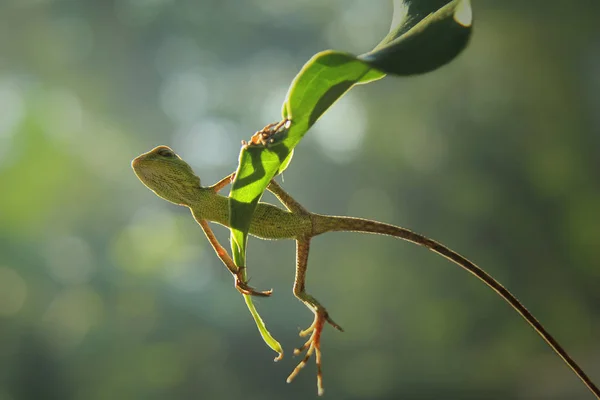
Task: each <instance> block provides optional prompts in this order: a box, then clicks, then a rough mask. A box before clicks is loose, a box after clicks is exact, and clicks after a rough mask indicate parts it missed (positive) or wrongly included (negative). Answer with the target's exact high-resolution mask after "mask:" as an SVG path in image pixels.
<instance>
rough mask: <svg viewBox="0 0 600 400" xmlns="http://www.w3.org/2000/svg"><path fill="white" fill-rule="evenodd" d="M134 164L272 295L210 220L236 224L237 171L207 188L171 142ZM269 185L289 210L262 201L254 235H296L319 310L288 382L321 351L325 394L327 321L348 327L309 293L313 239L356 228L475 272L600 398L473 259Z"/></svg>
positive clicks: (243, 288) (297, 291)
mask: <svg viewBox="0 0 600 400" xmlns="http://www.w3.org/2000/svg"><path fill="white" fill-rule="evenodd" d="M131 164H132V167H133V170H134V171H135V174H136V175H137V177H138V178H139V179H140V180H141V181H142V183H143V184H144V185H146V186H147V187H148V188H149V189H151V190H152V191H153V192H154V193H156V194H157V195H158V196H159V197H161V198H163V199H165V200H167V201H170V202H172V203H175V204H178V205H182V206H185V207H188V208H189V209H190V210H191V212H192V215H193V216H194V219H195V220H196V221H197V222H198V224H199V225H200V226H201V227H202V229H203V230H204V233H205V234H206V236H207V238H208V240H209V242H210V243H211V245H212V246H213V248H214V249H215V251H216V253H217V255H218V256H219V258H220V259H221V261H223V263H224V264H225V266H226V267H227V268H228V269H229V271H230V272H231V273H232V275H233V276H234V278H235V286H236V288H237V289H238V290H239V291H240V292H242V293H244V294H252V295H258V296H269V295H270V294H271V291H257V290H255V289H253V288H251V287H249V286H248V285H247V283H246V282H245V281H244V279H243V278H242V275H241V272H242V269H243V268H245V266H242V267H238V266H236V265H235V263H234V262H233V260H232V259H231V257H230V256H229V255H228V253H227V251H226V250H225V249H224V248H223V247H222V246H221V245H220V243H219V242H218V240H217V239H216V237H215V236H214V234H213V232H212V230H211V228H210V227H209V225H208V223H207V221H210V222H215V223H218V224H221V225H223V226H226V227H230V223H229V202H228V198H227V197H224V196H221V195H219V194H218V191H219V190H221V189H222V188H223V187H225V186H226V185H227V184H229V183H230V182H231V180H232V179H233V174H232V175H230V176H228V177H226V178H224V179H222V180H221V181H219V182H217V183H216V184H214V185H212V186H208V187H202V186H201V184H200V178H199V177H197V176H196V175H195V174H194V172H193V170H192V168H191V167H190V166H189V165H188V164H187V163H186V162H185V161H183V160H182V159H181V158H180V157H179V156H178V155H177V154H175V153H174V152H173V151H172V150H171V149H170V148H168V147H167V146H158V147H156V148H154V149H152V150H151V151H149V152H147V153H144V154H142V155H140V156H138V157H137V158H135V159H134V160H133V161H132V163H131ZM268 189H269V190H270V191H271V192H272V193H273V194H274V195H275V196H276V197H277V198H278V199H279V200H280V201H281V202H282V204H283V205H284V206H285V207H286V208H287V210H282V209H281V208H278V207H276V206H273V205H271V204H267V203H262V202H261V203H258V205H257V207H256V210H255V212H254V214H253V217H252V221H251V224H250V230H249V233H250V234H251V235H253V236H256V237H259V238H262V239H293V240H295V241H296V278H295V281H294V295H295V296H296V297H297V298H298V299H300V300H301V301H302V302H304V304H305V305H306V306H307V307H308V308H309V309H310V310H311V311H312V312H313V313H314V314H315V319H314V322H313V324H312V325H311V326H310V327H309V328H308V329H306V330H304V331H302V332H300V335H301V336H307V335H309V334H311V336H310V338H309V339H308V341H307V342H306V343H305V344H304V345H303V346H302V347H301V348H299V349H296V350H295V354H299V353H301V352H302V351H306V355H305V357H304V359H303V360H302V361H301V362H300V364H299V365H298V366H297V367H296V369H295V370H294V371H293V372H292V374H291V375H290V376H289V378H288V382H290V381H291V380H292V379H293V378H294V377H295V376H296V374H297V373H298V372H299V371H300V369H301V368H302V367H304V365H305V364H306V362H307V361H308V359H309V357H310V356H311V355H312V354H313V353H315V357H316V363H317V386H318V393H319V394H322V393H323V385H322V373H321V351H320V337H321V332H322V330H323V327H324V324H325V322H327V323H329V324H330V325H332V326H333V327H334V328H336V329H338V330H340V331H342V328H341V327H340V326H339V325H338V324H336V323H335V322H334V321H333V320H332V319H331V318H330V316H329V314H328V312H327V310H326V309H325V307H323V306H322V305H321V304H320V303H319V302H318V301H317V300H316V299H315V298H314V297H312V296H311V295H309V294H308V293H306V290H305V280H306V270H307V264H308V253H309V249H310V240H311V238H313V237H314V236H317V235H320V234H323V233H326V232H334V231H354V232H363V233H374V234H381V235H388V236H393V237H396V238H400V239H403V240H406V241H409V242H412V243H415V244H418V245H420V246H424V247H426V248H428V249H430V250H432V251H433V252H435V253H437V254H439V255H441V256H443V257H445V258H447V259H448V260H450V261H452V262H453V263H455V264H457V265H458V266H460V267H462V268H463V269H465V270H467V271H468V272H470V273H471V274H473V275H475V276H476V277H477V278H479V279H480V280H481V281H483V282H484V283H485V284H486V285H487V286H489V287H490V288H491V289H493V290H494V291H495V292H496V293H497V294H498V295H500V296H501V297H502V298H503V299H504V300H505V301H506V302H507V303H509V304H510V305H511V306H512V307H513V308H514V309H515V310H516V311H517V312H518V313H519V314H520V315H521V316H522V317H523V318H524V319H525V320H526V321H527V322H528V323H529V325H531V327H532V328H533V329H534V330H535V331H536V332H537V333H538V334H539V335H540V336H541V337H542V338H543V339H544V340H545V341H546V343H547V344H548V345H549V346H550V347H551V348H552V350H554V352H556V354H558V355H559V356H560V357H561V358H562V359H563V361H564V362H565V363H566V364H567V365H568V366H569V367H570V368H571V369H572V370H573V372H574V373H575V374H576V375H577V376H578V377H579V378H580V379H581V380H582V382H583V383H584V384H585V385H586V386H587V387H588V389H589V390H590V391H591V392H592V393H593V394H594V395H595V396H596V398H598V399H600V390H599V389H598V388H597V387H596V386H595V385H594V383H593V382H592V381H591V380H590V379H589V378H588V376H587V375H586V374H585V372H584V371H583V370H582V369H581V368H580V367H579V366H578V365H577V363H576V362H575V361H574V360H573V359H572V358H571V357H570V356H569V355H568V354H567V352H566V351H565V350H564V349H563V348H562V347H561V346H560V344H559V343H558V342H557V341H556V340H555V339H554V338H553V337H552V335H550V333H549V332H548V331H546V329H545V328H544V327H543V326H542V325H541V324H540V323H539V322H538V321H537V319H536V318H535V317H534V316H533V315H532V314H531V313H530V312H529V311H528V310H527V309H526V308H525V307H524V306H523V305H522V304H521V303H520V302H519V300H517V298H515V297H514V296H513V295H512V294H511V293H510V292H509V291H508V290H507V289H506V288H504V286H502V285H501V284H500V283H499V282H498V281H496V280H495V279H494V278H493V277H491V276H490V275H489V274H487V273H486V272H485V271H483V270H482V269H481V268H479V267H478V266H477V265H475V264H474V263H472V262H471V261H469V260H468V259H466V258H464V257H463V256H461V255H460V254H458V253H456V252H454V251H452V250H450V249H449V248H447V247H446V246H444V245H442V244H440V243H438V242H436V241H434V240H431V239H429V238H427V237H425V236H422V235H419V234H417V233H414V232H412V231H410V230H408V229H405V228H401V227H398V226H395V225H390V224H385V223H381V222H377V221H371V220H367V219H362V218H352V217H337V216H327V215H321V214H316V213H311V212H309V211H307V210H306V209H304V207H302V206H301V205H300V204H298V203H297V202H296V201H295V200H294V199H293V198H292V197H291V196H290V195H289V194H287V193H286V192H285V191H284V190H283V189H282V188H281V187H280V186H279V185H278V184H277V183H276V182H275V181H272V182H271V183H270V184H269V186H268Z"/></svg>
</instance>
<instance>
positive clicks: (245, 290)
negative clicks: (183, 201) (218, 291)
mask: <svg viewBox="0 0 600 400" xmlns="http://www.w3.org/2000/svg"><path fill="white" fill-rule="evenodd" d="M192 215H194V213H193V212H192ZM194 219H195V220H196V222H198V225H200V227H201V228H202V230H203V231H204V234H205V235H206V238H207V239H208V241H209V242H210V244H211V245H212V247H213V249H214V250H215V253H217V256H219V258H220V259H221V261H223V264H225V266H226V267H227V269H228V270H229V272H231V274H232V275H233V277H234V280H235V288H236V289H237V290H238V291H239V292H240V293H242V294H248V295H253V296H263V297H267V296H270V295H271V293H273V290H272V289H271V290H266V291H260V290H256V289H254V288H252V287H250V286H248V283H247V282H245V281H244V279H243V277H242V272H243V268H244V267H238V266H237V265H235V263H234V262H233V260H232V259H231V257H230V256H229V254H228V253H227V250H225V248H224V247H223V246H221V244H220V243H219V240H218V239H217V237H216V236H215V234H214V233H213V231H212V229H211V228H210V226H209V225H208V222H207V221H206V220H203V219H198V218H196V215H194Z"/></svg>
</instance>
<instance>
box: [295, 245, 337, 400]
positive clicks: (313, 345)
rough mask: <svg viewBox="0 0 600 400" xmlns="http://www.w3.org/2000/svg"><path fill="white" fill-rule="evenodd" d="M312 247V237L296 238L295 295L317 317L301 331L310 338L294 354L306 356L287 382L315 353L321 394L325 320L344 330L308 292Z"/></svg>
mask: <svg viewBox="0 0 600 400" xmlns="http://www.w3.org/2000/svg"><path fill="white" fill-rule="evenodd" d="M309 249H310V238H306V239H299V240H296V278H295V280H294V295H295V296H296V297H297V298H298V299H299V300H300V301H302V302H303V303H304V304H305V305H306V306H307V307H308V308H309V309H310V310H311V311H312V312H313V313H314V314H315V319H314V321H313V323H312V325H311V326H309V327H308V328H307V329H305V330H303V331H301V332H300V336H307V335H309V334H310V338H309V339H308V340H307V341H306V343H304V345H303V346H302V347H300V348H298V349H295V350H294V355H298V354H301V353H302V352H303V351H306V354H305V355H304V358H303V359H302V361H300V363H299V364H298V366H297V367H296V368H295V369H294V370H293V371H292V373H291V374H290V376H289V377H288V378H287V382H288V383H290V382H291V381H292V380H293V379H294V378H295V377H296V375H298V373H299V372H300V370H301V369H302V368H304V366H305V365H306V363H307V362H308V359H309V358H310V357H311V356H312V354H313V353H315V359H316V360H315V361H316V364H317V391H318V394H319V396H321V395H322V394H323V373H322V370H321V333H322V332H323V327H324V325H325V322H328V323H329V324H330V325H331V326H333V327H334V328H335V329H337V330H339V331H341V332H343V331H344V330H343V329H342V327H341V326H339V325H338V324H336V323H335V322H333V320H332V319H331V318H330V317H329V313H328V312H327V310H326V309H325V307H323V306H322V305H321V303H319V302H318V301H317V299H315V298H314V297H312V296H311V295H309V294H308V293H306V290H305V286H306V269H307V267H308V251H309Z"/></svg>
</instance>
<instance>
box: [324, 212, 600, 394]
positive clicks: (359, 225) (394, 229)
mask: <svg viewBox="0 0 600 400" xmlns="http://www.w3.org/2000/svg"><path fill="white" fill-rule="evenodd" d="M334 231H354V232H365V233H375V234H380V235H388V236H394V237H397V238H400V239H404V240H406V241H409V242H412V243H415V244H418V245H420V246H424V247H427V248H428V249H429V250H431V251H433V252H435V253H437V254H439V255H441V256H444V257H445V258H447V259H448V260H450V261H452V262H453V263H455V264H457V265H458V266H460V267H462V268H464V269H466V270H467V271H469V272H470V273H472V274H473V275H475V276H476V277H477V278H479V279H481V280H482V281H483V283H485V284H486V285H488V286H489V287H490V288H492V289H493V290H494V291H495V292H496V293H498V294H499V295H500V297H502V298H503V299H504V300H506V302H507V303H508V304H510V305H511V306H512V307H513V308H514V309H515V310H516V311H517V312H518V313H519V314H521V316H522V317H523V318H524V319H525V321H527V322H528V323H529V325H531V327H532V328H533V329H535V331H536V332H537V333H538V334H539V335H540V336H541V337H542V338H543V339H544V340H545V341H546V343H548V345H549V346H550V347H551V348H552V350H554V351H555V352H556V354H558V355H559V356H560V357H561V358H562V359H563V360H564V362H565V363H567V365H568V366H569V367H571V369H572V370H573V372H575V374H576V375H577V376H578V377H579V379H581V381H582V382H583V383H584V384H585V385H586V386H587V388H588V389H589V390H590V391H591V392H592V393H593V394H594V395H595V396H596V398H598V399H600V390H599V389H598V387H597V386H596V385H595V384H594V383H593V382H592V381H591V380H590V378H588V376H587V375H586V373H585V372H583V370H582V369H581V368H580V367H579V365H577V363H576V362H575V361H574V360H573V359H572V358H571V357H570V356H569V354H567V352H566V351H565V350H564V349H563V348H562V346H561V345H560V344H558V342H557V341H556V340H555V339H554V338H553V337H552V335H550V333H549V332H548V331H547V330H546V329H545V328H544V327H543V326H542V324H540V323H539V321H538V320H537V319H536V318H535V317H534V316H533V314H531V313H530V312H529V310H527V308H525V306H524V305H523V304H521V302H520V301H519V300H517V298H516V297H515V296H513V295H512V294H511V293H510V292H509V291H508V290H506V288H504V286H502V285H501V284H500V283H499V282H498V281H497V280H495V279H494V278H492V277H491V276H490V275H489V274H488V273H487V272H485V271H484V270H482V269H481V268H479V267H478V266H477V265H475V264H473V263H472V262H471V261H469V260H467V259H466V258H464V257H463V256H461V255H460V254H458V253H456V252H454V251H452V250H450V249H449V248H447V247H446V246H444V245H442V244H440V243H438V242H436V241H433V240H431V239H429V238H427V237H425V236H422V235H419V234H417V233H414V232H412V231H410V230H408V229H404V228H400V227H398V226H394V225H389V224H384V223H381V222H376V221H370V220H367V219H362V218H351V217H333V216H326V215H319V214H314V215H313V232H314V234H315V235H319V234H321V233H325V232H334Z"/></svg>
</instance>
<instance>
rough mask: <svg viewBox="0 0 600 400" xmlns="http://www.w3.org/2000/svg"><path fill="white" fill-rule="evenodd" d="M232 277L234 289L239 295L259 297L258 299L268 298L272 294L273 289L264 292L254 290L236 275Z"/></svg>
mask: <svg viewBox="0 0 600 400" xmlns="http://www.w3.org/2000/svg"><path fill="white" fill-rule="evenodd" d="M234 276H235V288H236V289H237V290H238V291H239V292H240V293H241V294H247V295H250V296H259V297H269V296H270V295H271V294H272V293H273V289H270V290H264V291H262V290H256V289H254V288H252V287H250V286H248V283H246V282H243V281H242V280H241V279H240V277H239V276H238V275H234Z"/></svg>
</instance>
